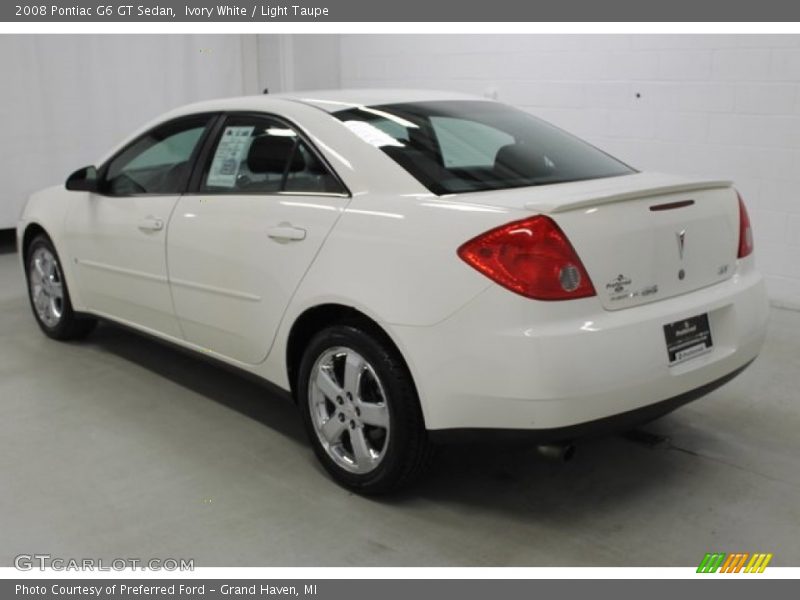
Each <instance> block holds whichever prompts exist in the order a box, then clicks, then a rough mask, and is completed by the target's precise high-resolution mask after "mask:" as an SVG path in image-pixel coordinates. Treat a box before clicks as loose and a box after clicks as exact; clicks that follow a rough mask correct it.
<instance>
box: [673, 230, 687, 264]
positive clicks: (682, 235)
mask: <svg viewBox="0 0 800 600" xmlns="http://www.w3.org/2000/svg"><path fill="white" fill-rule="evenodd" d="M675 238H676V239H677V240H678V256H679V257H680V259H681V260H683V248H684V246H685V245H686V230H685V229H681V230H680V231H677V232H675Z"/></svg>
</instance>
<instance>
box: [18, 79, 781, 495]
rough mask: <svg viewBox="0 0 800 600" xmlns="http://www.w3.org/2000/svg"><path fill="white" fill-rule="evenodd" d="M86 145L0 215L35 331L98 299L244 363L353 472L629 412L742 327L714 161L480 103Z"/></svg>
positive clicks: (747, 271)
mask: <svg viewBox="0 0 800 600" xmlns="http://www.w3.org/2000/svg"><path fill="white" fill-rule="evenodd" d="M97 164H98V165H99V166H96V167H95V166H90V167H85V168H83V169H80V170H78V171H76V172H75V173H74V174H73V175H71V176H70V177H69V179H68V180H67V182H66V185H62V186H57V187H53V188H50V189H46V190H44V191H42V192H39V193H37V194H34V195H33V196H32V197H31V198H30V200H29V202H28V204H27V207H26V209H25V211H24V214H23V216H22V218H21V221H20V223H19V228H18V240H19V244H20V255H21V256H22V260H23V263H24V268H25V273H26V276H27V281H28V289H29V293H30V302H31V307H32V309H33V314H34V316H35V318H36V320H37V321H38V323H39V325H40V327H41V329H42V331H44V333H45V334H47V335H48V336H50V337H52V338H55V339H61V340H63V339H70V338H77V337H80V336H83V335H86V334H87V333H88V332H90V331H91V329H92V327H93V326H94V324H95V322H96V321H97V320H98V319H106V320H111V321H115V322H118V323H121V324H124V325H126V326H128V327H132V328H134V329H136V330H139V331H142V332H145V333H147V334H150V335H152V336H155V337H157V338H161V339H163V340H167V341H169V342H172V343H174V344H178V345H179V346H183V347H185V348H189V349H192V350H196V351H197V352H199V353H202V354H204V355H206V356H210V357H212V358H214V359H217V360H219V361H223V362H225V363H228V364H230V365H233V366H235V367H238V368H239V369H243V370H245V371H248V372H251V373H254V374H256V375H258V376H260V377H262V378H264V379H266V380H269V381H270V382H272V383H274V384H276V385H277V386H278V387H280V388H282V389H283V390H286V391H290V392H291V394H292V396H293V398H294V399H295V401H296V402H297V404H298V406H299V407H300V409H301V411H302V415H303V418H304V422H305V425H306V428H307V431H308V435H309V438H310V440H311V444H312V446H313V448H314V450H315V452H316V454H317V456H318V457H319V459H320V461H321V462H322V464H323V465H324V466H325V468H326V469H327V470H328V471H329V473H330V474H331V475H332V476H333V477H334V478H335V479H336V480H337V481H338V482H340V483H341V484H343V485H345V486H348V487H350V488H351V489H354V490H356V491H359V492H362V493H380V492H387V491H390V490H393V489H396V488H398V487H399V486H402V485H405V484H407V483H408V482H410V481H411V480H412V479H413V478H414V477H415V476H417V475H418V474H419V473H420V472H421V471H422V470H423V468H424V467H425V465H426V464H427V463H428V462H429V458H430V455H431V448H432V446H433V445H435V444H437V443H440V442H441V441H446V440H452V439H456V438H464V437H475V436H477V437H478V438H481V437H484V438H486V437H490V436H491V435H492V434H511V435H515V436H518V437H522V438H523V439H529V440H530V441H531V443H535V444H537V445H544V444H548V447H549V448H558V447H564V445H565V444H566V443H568V442H569V441H571V440H574V439H576V438H579V437H582V436H585V435H587V434H592V435H594V434H596V433H598V432H603V431H612V430H615V429H620V428H631V427H634V426H636V425H637V424H639V423H641V422H644V421H647V420H650V419H653V418H655V417H657V416H660V415H662V414H664V413H666V412H668V411H670V410H673V409H675V408H676V407H678V406H680V405H681V404H683V403H685V402H688V401H690V400H693V399H695V398H698V397H700V396H702V395H703V394H706V393H708V392H710V391H711V390H713V389H715V388H716V387H718V386H720V385H722V384H723V383H725V382H726V381H728V380H730V379H731V378H732V377H734V376H735V375H737V374H738V373H739V372H740V371H742V370H743V369H744V368H745V367H746V366H747V365H748V364H749V363H750V362H751V361H752V360H753V359H754V358H755V357H756V355H757V354H758V352H759V350H760V348H761V345H762V342H763V338H764V333H765V327H766V320H767V314H768V308H767V301H766V296H765V290H764V285H763V282H762V277H761V276H760V275H759V273H758V272H757V271H756V269H755V267H754V262H753V260H754V257H753V238H752V232H751V229H750V221H749V218H748V215H747V211H746V209H745V205H744V203H743V202H742V199H741V198H740V197H739V195H738V194H737V192H736V190H735V189H734V188H733V187H732V186H731V184H730V183H729V182H727V181H708V180H691V179H685V178H679V177H674V176H667V175H660V174H654V173H643V172H639V171H637V170H635V169H633V168H631V167H629V166H628V165H626V164H623V163H622V162H620V161H619V160H616V159H614V158H612V157H611V156H609V155H607V154H605V153H604V152H602V151H600V150H598V149H596V148H594V147H592V146H590V145H589V144H587V143H585V142H582V141H581V140H579V139H576V138H575V137H572V136H571V135H569V134H567V133H565V132H563V131H561V130H560V129H558V128H556V127H554V126H552V125H549V124H547V123H545V122H543V121H541V120H539V119H537V118H535V117H533V116H531V115H530V114H528V113H526V112H523V111H520V110H517V109H514V108H511V107H509V106H506V105H504V104H501V103H498V102H494V101H489V100H485V99H480V98H475V97H471V96H461V95H458V94H447V93H433V92H410V91H391V90H374V91H367V90H357V91H349V92H348V91H337V92H319V93H305V94H297V95H292V96H260V97H251V98H235V99H225V100H218V101H208V102H203V103H200V104H194V105H191V106H187V107H184V108H181V109H178V110H175V111H173V112H171V113H169V114H167V115H164V116H163V117H161V118H160V119H158V120H157V121H155V122H153V123H151V124H149V125H147V126H146V127H144V128H143V129H142V130H141V131H139V132H138V133H136V134H135V135H133V136H132V137H131V138H130V139H128V140H127V141H125V142H124V143H123V144H121V145H120V146H119V147H118V148H117V149H115V150H113V151H112V152H110V153H109V154H108V156H106V157H104V158H103V159H102V160H100V161H99V162H98V163H97Z"/></svg>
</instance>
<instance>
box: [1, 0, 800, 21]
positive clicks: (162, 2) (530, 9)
mask: <svg viewBox="0 0 800 600" xmlns="http://www.w3.org/2000/svg"><path fill="white" fill-rule="evenodd" d="M0 21H3V22H162V23H163V22H166V23H178V22H242V23H269V22H331V23H342V22H439V23H443V22H461V23H470V22H661V21H664V22H787V21H790V22H797V21H800V3H798V2H791V1H788V0H760V1H759V2H748V1H744V0H670V1H669V2H656V1H653V0H650V1H647V0H645V1H643V0H602V1H597V0H562V1H561V2H550V1H543V0H530V1H527V2H525V1H521V0H491V1H479V0H447V1H445V0H435V1H433V2H431V1H430V0H395V1H392V2H386V1H384V2H381V1H378V0H311V1H310V2H309V1H305V0H290V1H289V2H280V0H276V1H269V2H262V1H258V0H233V1H230V2H226V1H225V0H223V1H218V2H214V1H212V0H147V2H145V3H138V2H135V1H134V0H127V1H122V2H120V1H118V0H114V1H111V0H105V2H103V0H58V1H54V0H49V1H39V2H35V1H28V0H17V1H16V2H12V3H6V2H3V3H2V5H0Z"/></svg>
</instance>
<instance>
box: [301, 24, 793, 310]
mask: <svg viewBox="0 0 800 600" xmlns="http://www.w3.org/2000/svg"><path fill="white" fill-rule="evenodd" d="M296 43H301V42H296ZM340 46H341V84H342V87H395V86H396V87H421V88H437V89H448V90H459V91H466V92H471V93H476V94H485V93H490V94H491V93H496V94H497V96H498V98H499V99H500V100H502V101H506V102H509V103H513V104H516V105H520V106H523V107H525V108H526V109H528V110H530V111H531V112H533V113H535V114H537V115H539V116H541V117H544V118H546V119H549V120H551V121H553V122H554V123H556V124H558V125H560V126H562V127H564V128H566V129H568V130H570V131H572V132H573V133H575V134H577V135H579V136H581V137H584V138H585V139H587V140H589V141H591V142H593V143H595V144H597V145H599V146H601V147H602V148H604V149H606V150H608V151H610V152H611V153H612V154H615V155H617V156H618V157H620V158H621V159H623V160H625V161H627V162H629V163H630V164H632V165H634V166H636V167H638V168H641V169H653V170H660V171H669V172H677V173H685V174H696V175H708V176H712V177H724V178H728V179H733V180H734V181H735V182H736V185H737V186H738V188H739V189H740V191H741V192H742V195H743V196H744V198H745V200H746V202H747V204H748V206H749V208H750V214H751V217H752V220H753V224H754V228H755V236H756V253H757V261H758V264H759V266H760V268H761V269H762V271H763V272H764V273H766V274H767V275H768V285H769V290H770V295H771V296H772V298H773V300H774V301H775V302H776V303H778V304H786V305H791V306H794V307H798V308H800V192H799V191H798V190H800V36H760V35H746V36H728V35H709V36H674V35H669V36H653V35H641V36H631V35H628V36H611V35H608V36H606V35H553V36H547V35H539V36H535V35H529V36H513V35H491V36H483V35H481V36H478V35H475V36H466V35H447V36H443V35H415V36H408V35H396V36H367V35H346V36H342V38H341V43H340Z"/></svg>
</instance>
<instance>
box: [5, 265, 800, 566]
mask: <svg viewBox="0 0 800 600" xmlns="http://www.w3.org/2000/svg"><path fill="white" fill-rule="evenodd" d="M799 390H800V313H792V312H787V311H779V310H775V311H774V312H773V314H772V320H771V325H770V334H769V340H768V342H767V344H766V347H765V349H764V352H763V354H762V356H761V358H760V359H759V360H758V361H757V362H756V364H755V365H754V366H753V367H751V368H750V369H749V370H748V371H747V372H745V373H744V374H743V375H742V376H740V377H739V378H738V379H737V380H736V381H734V382H733V383H731V384H729V385H728V386H726V387H724V388H722V389H720V390H718V391H717V392H715V393H714V394H712V395H711V396H709V397H707V398H705V399H703V400H700V401H698V402H696V403H694V404H692V405H689V406H688V407H685V408H684V409H682V410H680V411H678V412H677V413H674V414H673V415H671V416H669V417H666V418H665V419H663V420H661V421H659V422H657V423H654V424H652V425H650V426H649V427H648V430H649V431H651V432H655V433H658V434H663V435H665V436H668V439H667V441H664V442H662V443H660V444H657V445H648V444H645V443H642V442H641V441H632V440H630V439H626V438H623V437H614V438H610V439H606V440H602V441H596V442H592V443H587V444H584V445H582V446H580V447H579V448H578V453H577V456H576V458H575V460H574V461H572V462H571V463H567V464H554V463H550V462H547V461H545V460H543V459H540V458H538V456H537V455H536V454H535V453H534V452H533V450H531V449H519V448H501V447H489V448H476V447H469V448H450V449H447V450H445V451H443V453H442V455H441V456H440V458H439V460H438V461H437V463H436V465H435V468H434V470H433V473H432V474H431V475H430V477H428V478H427V479H426V480H425V481H424V482H422V484H421V485H419V486H418V487H416V488H415V489H413V490H412V491H410V492H408V493H405V494H403V495H401V496H399V497H396V498H392V499H389V500H382V501H373V500H367V499H364V498H360V497H357V496H353V495H351V494H349V493H347V492H345V491H343V490H342V489H340V488H338V487H337V486H335V485H333V484H332V483H331V482H330V481H329V480H328V479H327V477H326V476H325V474H324V473H323V472H322V471H321V469H320V467H319V466H318V465H317V463H316V462H315V460H314V458H313V456H312V454H311V451H310V449H309V447H308V446H307V444H306V442H305V441H304V438H303V432H302V430H301V426H300V422H299V419H298V417H297V415H296V413H295V410H294V408H293V407H292V406H291V405H290V404H289V403H287V402H282V401H280V400H276V399H274V398H270V397H269V392H268V391H267V390H265V389H264V388H262V387H261V386H260V385H257V384H255V383H253V382H251V381H248V380H246V379H243V378H241V377H238V376H236V375H233V374H231V373H229V372H226V371H225V370H222V369H218V368H216V367H214V366H209V365H208V364H206V363H203V362H198V361H196V360H194V359H192V358H191V357H188V356H185V355H183V354H181V353H179V352H176V351H175V350H172V349H170V348H166V347H164V346H162V345H159V344H157V343H155V342H152V341H149V340H146V339H142V338H139V337H137V336H135V335H134V334H131V333H129V332H127V331H123V330H121V329H118V328H115V327H110V326H103V327H101V328H100V329H98V330H97V332H96V333H95V335H93V337H91V338H90V339H89V340H88V341H87V342H84V343H76V344H60V343H56V342H53V341H50V340H48V339H46V338H45V337H44V336H43V335H41V334H40V332H39V331H38V329H37V328H36V325H35V324H34V321H33V319H32V317H31V316H30V315H29V309H28V305H27V303H26V300H25V297H24V289H23V283H22V278H21V274H20V273H19V272H18V269H17V263H16V256H15V255H13V254H2V255H0V440H2V446H1V447H2V451H1V452H0V565H10V561H11V560H12V557H13V556H15V555H16V554H19V553H32V552H40V553H50V554H52V555H54V556H62V557H76V558H80V557H84V556H85V557H105V558H109V559H110V558H113V557H141V558H149V557H162V558H163V557H183V558H194V559H195V560H196V564H197V565H198V566H278V565H324V566H327V565H351V566H372V565H385V566H391V565H423V566H427V565H431V566H433V565H486V566H489V565H541V566H544V565H602V566H614V565H633V566H640V565H641V566H645V565H656V566H668V565H675V566H686V565H692V564H697V563H698V562H699V560H700V559H701V558H702V556H703V554H704V553H705V552H707V551H711V550H721V551H729V552H730V551H745V552H753V551H760V552H772V553H774V554H775V558H774V560H773V563H772V564H773V565H782V566H798V565H800V535H799V534H800V461H798V458H800V435H798V431H800V403H798V397H800V393H799V392H798V391H799Z"/></svg>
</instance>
